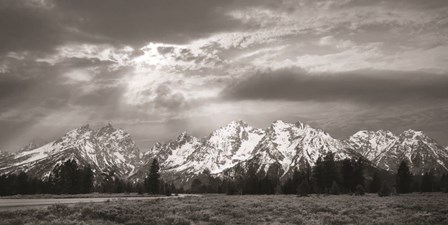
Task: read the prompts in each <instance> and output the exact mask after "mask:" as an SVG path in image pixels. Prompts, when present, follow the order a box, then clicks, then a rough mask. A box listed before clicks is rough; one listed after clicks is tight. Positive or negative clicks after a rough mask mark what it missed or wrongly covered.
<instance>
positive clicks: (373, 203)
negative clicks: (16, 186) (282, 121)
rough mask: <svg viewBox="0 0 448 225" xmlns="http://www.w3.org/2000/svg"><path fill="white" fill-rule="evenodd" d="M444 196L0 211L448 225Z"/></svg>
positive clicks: (243, 199)
mask: <svg viewBox="0 0 448 225" xmlns="http://www.w3.org/2000/svg"><path fill="white" fill-rule="evenodd" d="M446 206H448V195H446V194H441V193H435V194H409V195H401V196H393V197H385V198H380V197H378V196H377V195H367V196H361V197H360V196H347V195H340V196H317V195H313V196H311V197H303V198H300V197H296V196H286V195H273V196H225V195H206V196H203V197H186V198H170V199H159V200H153V201H123V200H119V201H111V202H106V203H98V204H77V205H74V206H65V205H54V206H50V207H48V208H45V209H33V210H31V209H29V210H17V211H4V212H0V218H2V219H1V220H0V224H134V225H138V224H431V225H435V224H448V209H447V207H446Z"/></svg>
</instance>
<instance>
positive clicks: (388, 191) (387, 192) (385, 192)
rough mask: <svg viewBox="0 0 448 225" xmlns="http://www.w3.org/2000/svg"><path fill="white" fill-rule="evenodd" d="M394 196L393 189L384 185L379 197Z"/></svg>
mask: <svg viewBox="0 0 448 225" xmlns="http://www.w3.org/2000/svg"><path fill="white" fill-rule="evenodd" d="M391 194H392V189H391V188H390V187H389V185H387V184H383V185H382V186H381V189H380V191H379V192H378V196H380V197H384V196H390V195H391Z"/></svg>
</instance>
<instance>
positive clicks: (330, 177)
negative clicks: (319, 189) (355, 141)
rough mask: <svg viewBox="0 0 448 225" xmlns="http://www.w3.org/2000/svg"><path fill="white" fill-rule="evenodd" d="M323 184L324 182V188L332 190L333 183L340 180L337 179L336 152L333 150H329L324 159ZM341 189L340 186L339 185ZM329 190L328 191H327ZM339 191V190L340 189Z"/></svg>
mask: <svg viewBox="0 0 448 225" xmlns="http://www.w3.org/2000/svg"><path fill="white" fill-rule="evenodd" d="M322 178H323V184H324V190H330V189H331V187H332V186H334V185H333V183H336V184H337V182H338V179H337V171H336V164H335V161H334V153H333V152H327V154H326V155H325V157H324V161H323V177H322ZM338 189H339V187H338ZM326 192H328V191H326ZM338 192H339V190H338Z"/></svg>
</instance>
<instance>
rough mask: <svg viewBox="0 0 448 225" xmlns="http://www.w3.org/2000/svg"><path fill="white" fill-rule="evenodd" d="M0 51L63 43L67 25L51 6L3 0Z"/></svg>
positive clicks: (40, 48) (38, 47)
mask: <svg viewBox="0 0 448 225" xmlns="http://www.w3.org/2000/svg"><path fill="white" fill-rule="evenodd" d="M0 32H1V35H0V43H1V44H0V52H7V51H21V50H37V51H41V50H48V49H49V48H52V47H53V46H55V45H57V44H60V43H62V39H63V36H64V27H63V25H61V24H59V22H58V18H55V14H54V13H50V11H49V10H48V9H45V8H40V7H33V6H30V5H27V4H25V1H15V0H4V1H1V2H0Z"/></svg>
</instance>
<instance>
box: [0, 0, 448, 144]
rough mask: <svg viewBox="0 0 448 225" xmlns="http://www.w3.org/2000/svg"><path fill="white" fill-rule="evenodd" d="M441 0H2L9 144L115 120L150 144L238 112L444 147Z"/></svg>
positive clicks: (0, 110)
mask: <svg viewBox="0 0 448 225" xmlns="http://www.w3.org/2000/svg"><path fill="white" fill-rule="evenodd" d="M447 11H448V2H447V1H446V0H425V1H421V0H390V1H386V0H384V1H373V0H291V1H289V0H282V1H280V0H272V1H267V0H244V1H232V0H228V1H222V0H183V1H174V0H148V1H146V0H133V1H126V0H95V1H92V0H76V1H75V0H58V1H56V0H27V1H25V0H24V1H20V0H0V149H3V150H7V151H15V150H17V149H18V148H20V147H21V146H23V145H25V144H26V143H28V142H30V141H32V140H35V141H38V142H44V141H48V140H51V139H52V138H54V137H56V136H59V135H62V134H64V133H65V132H66V131H68V130H71V129H74V128H76V127H79V126H81V125H82V124H85V123H90V124H91V125H92V126H93V127H98V126H101V125H103V124H105V123H107V122H111V123H112V124H114V125H115V126H116V127H122V128H124V129H126V130H127V131H129V132H130V133H131V135H132V136H133V137H134V139H135V141H136V142H137V143H138V144H139V146H140V147H141V148H143V149H144V148H148V147H149V146H150V145H152V144H154V142H155V141H166V140H168V139H171V138H175V137H176V136H177V134H178V133H180V132H181V131H183V130H187V131H188V132H190V133H192V134H193V135H196V136H199V137H201V136H205V135H207V134H208V133H209V132H210V131H212V130H214V129H216V128H217V127H220V126H223V125H225V124H227V123H228V122H230V121H232V120H240V119H241V120H244V121H246V122H247V123H249V124H251V125H253V126H255V127H261V128H263V127H267V126H268V125H269V124H270V123H271V122H272V121H274V120H277V119H281V120H285V121H289V122H295V121H303V122H306V123H309V124H311V125H313V126H315V127H318V128H323V129H326V130H327V131H329V132H330V133H331V134H332V135H333V136H335V137H338V138H346V137H348V136H349V135H351V134H352V133H354V132H355V131H357V130H360V129H373V130H377V129H381V128H383V129H390V130H392V131H393V132H395V133H400V132H402V131H403V130H405V129H409V128H413V129H416V130H422V131H424V132H425V133H427V134H429V135H430V136H432V137H434V138H435V139H437V140H438V141H439V142H441V143H442V144H444V145H447V144H448V14H447V13H446V12H447Z"/></svg>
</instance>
